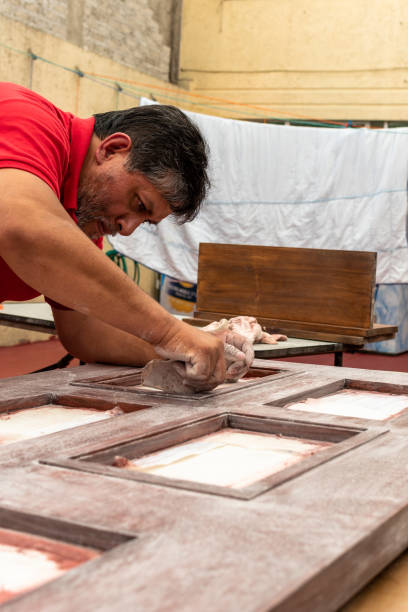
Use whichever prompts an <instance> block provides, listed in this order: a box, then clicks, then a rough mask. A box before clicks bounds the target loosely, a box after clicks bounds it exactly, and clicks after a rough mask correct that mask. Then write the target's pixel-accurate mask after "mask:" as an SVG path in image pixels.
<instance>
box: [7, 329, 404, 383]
mask: <svg viewBox="0 0 408 612" xmlns="http://www.w3.org/2000/svg"><path fill="white" fill-rule="evenodd" d="M66 354H67V352H66V350H65V349H64V347H63V346H62V345H61V343H60V342H59V340H58V339H57V338H51V339H50V340H47V341H45V342H32V343H29V344H20V345H18V346H13V347H0V378H7V377H9V376H19V375H21V374H29V373H31V372H34V371H36V370H39V369H40V368H43V367H46V366H49V365H51V364H54V363H56V362H57V361H59V360H60V359H61V358H62V357H64V355H66ZM280 361H296V362H302V363H318V364H320V365H333V364H334V355H333V354H332V353H329V354H326V355H310V356H302V357H288V358H286V359H280ZM77 365H79V361H78V360H77V359H74V360H72V361H71V363H70V364H69V366H68V367H73V366H77ZM343 365H344V366H346V367H350V368H364V369H368V370H393V371H396V372H408V353H402V354H401V355H379V354H377V353H361V352H357V353H344V356H343Z"/></svg>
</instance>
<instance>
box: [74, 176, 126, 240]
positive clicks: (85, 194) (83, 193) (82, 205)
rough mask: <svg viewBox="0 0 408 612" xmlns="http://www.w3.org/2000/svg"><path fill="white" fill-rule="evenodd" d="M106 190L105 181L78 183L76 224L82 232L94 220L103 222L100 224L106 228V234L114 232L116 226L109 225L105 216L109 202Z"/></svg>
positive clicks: (113, 233)
mask: <svg viewBox="0 0 408 612" xmlns="http://www.w3.org/2000/svg"><path fill="white" fill-rule="evenodd" d="M97 182H99V181H97ZM108 183H109V177H108ZM108 191H109V190H108V189H107V185H106V182H104V183H102V182H101V184H100V185H98V184H95V183H91V182H88V183H85V184H84V183H80V184H79V187H78V194H77V211H76V217H77V220H78V226H79V227H80V229H81V230H82V231H83V232H85V233H86V226H87V225H88V224H89V223H92V222H93V221H95V222H100V223H101V225H102V224H103V225H102V226H103V227H104V228H105V229H106V233H107V234H111V235H115V234H116V232H117V230H116V228H115V227H111V223H110V222H109V220H108V218H107V216H106V210H107V205H108V202H109V194H108Z"/></svg>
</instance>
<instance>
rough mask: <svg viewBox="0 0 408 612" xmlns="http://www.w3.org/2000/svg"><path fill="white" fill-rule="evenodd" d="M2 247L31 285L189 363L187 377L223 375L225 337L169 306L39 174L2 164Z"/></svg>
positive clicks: (216, 378) (217, 377)
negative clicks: (78, 220) (88, 231)
mask: <svg viewBox="0 0 408 612" xmlns="http://www.w3.org/2000/svg"><path fill="white" fill-rule="evenodd" d="M0 211H1V218H2V222H1V224H0V254H1V256H2V257H3V258H4V259H5V261H6V262H7V263H8V265H9V266H10V267H11V269H12V270H13V271H14V272H15V273H16V274H17V275H18V276H19V277H20V278H21V279H22V280H23V281H24V282H26V283H27V284H28V285H30V286H31V287H33V288H34V289H36V290H37V291H39V292H40V293H43V294H45V295H47V296H48V297H50V298H51V299H53V300H55V301H56V302H60V303H62V304H64V305H66V306H68V307H70V308H73V309H74V310H76V311H78V312H79V313H82V314H83V315H86V316H88V315H91V316H92V317H95V318H97V319H99V320H101V321H103V322H105V323H107V324H109V325H111V326H113V327H116V328H118V329H120V330H122V331H123V332H126V333H128V334H131V335H133V336H137V337H139V338H141V339H143V340H145V341H146V342H148V343H149V344H151V345H152V346H154V347H155V348H156V349H157V352H158V353H159V354H160V355H161V356H162V357H169V358H173V359H178V360H181V361H184V362H185V363H186V379H187V380H189V381H190V384H194V380H196V381H202V380H206V381H211V384H213V385H214V386H215V385H216V384H219V383H220V382H222V381H223V380H224V377H225V362H224V357H223V343H222V341H220V340H219V339H217V338H215V337H214V336H212V335H211V334H206V333H205V332H202V331H199V330H197V329H195V328H193V327H191V326H189V325H187V324H185V323H182V322H181V321H178V320H177V319H175V318H174V317H172V316H171V315H170V314H169V313H168V312H166V311H165V310H164V309H163V308H162V307H161V306H160V304H158V303H157V302H156V301H155V300H153V299H152V298H151V297H150V296H148V295H147V294H146V293H144V292H143V291H142V290H141V289H140V288H139V287H137V285H135V283H134V282H133V281H132V280H131V279H130V278H129V277H128V276H126V274H124V272H122V271H121V270H120V269H119V268H118V267H117V266H116V265H115V264H114V263H113V262H112V261H111V260H110V259H109V258H108V257H106V255H104V253H102V252H101V251H100V250H99V249H98V248H97V247H96V246H95V245H94V244H93V243H92V242H91V241H90V240H89V238H88V237H87V236H85V234H84V233H83V232H82V231H81V230H80V229H79V228H78V227H77V226H76V225H75V223H74V222H73V220H72V219H71V218H70V217H69V215H68V214H67V212H66V211H65V210H64V209H63V207H62V206H61V203H60V202H59V200H58V198H57V197H56V195H55V194H54V192H53V191H52V190H51V189H50V187H48V185H46V183H44V182H43V181H42V180H41V179H39V178H38V177H36V176H34V175H32V174H30V173H27V172H24V171H21V170H14V169H0Z"/></svg>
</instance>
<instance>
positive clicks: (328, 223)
mask: <svg viewBox="0 0 408 612" xmlns="http://www.w3.org/2000/svg"><path fill="white" fill-rule="evenodd" d="M142 103H143V104H151V103H152V102H151V101H150V100H144V99H143V100H142ZM186 114H187V115H188V116H189V117H190V118H191V119H192V120H193V121H194V122H195V123H196V124H197V125H198V127H199V128H200V129H201V131H202V133H203V134H204V137H205V138H206V140H207V142H208V144H209V147H210V152H211V157H210V177H211V182H212V189H211V191H210V193H209V196H208V198H207V200H206V201H205V203H204V205H203V207H202V210H201V212H200V214H199V215H198V217H197V218H196V219H195V220H194V221H193V222H191V223H187V224H185V225H182V226H179V225H177V223H175V221H173V220H172V219H171V218H167V219H165V220H164V221H162V222H161V223H160V224H159V225H158V226H157V227H154V226H149V225H147V224H143V225H142V226H140V227H139V228H138V229H137V230H136V231H135V232H134V233H133V234H132V236H129V237H124V236H115V237H110V238H109V241H110V242H111V244H112V246H113V247H114V248H115V249H116V250H118V251H120V252H121V253H123V254H124V255H127V256H128V257H131V258H132V259H135V260H137V261H139V262H141V263H143V264H144V265H146V266H148V267H150V268H153V269H154V270H157V271H158V272H161V273H164V274H167V275H169V276H171V277H173V278H177V279H179V280H184V281H189V282H193V283H195V282H196V281H197V263H198V246H199V243H200V242H221V243H235V244H259V245H268V246H286V247H305V248H319V249H345V250H359V251H377V253H378V259H377V282H378V283H407V282H408V244H407V235H406V231H407V230H406V218H407V177H408V130H407V129H403V128H400V129H395V130H369V129H335V128H317V127H316V128H315V127H293V126H278V125H271V124H259V123H252V122H246V121H236V120H233V119H222V118H219V117H211V116H208V115H201V114H197V113H190V112H186Z"/></svg>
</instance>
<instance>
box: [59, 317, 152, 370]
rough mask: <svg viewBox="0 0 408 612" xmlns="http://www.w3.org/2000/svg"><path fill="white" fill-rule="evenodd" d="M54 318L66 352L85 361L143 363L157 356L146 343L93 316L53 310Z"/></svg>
mask: <svg viewBox="0 0 408 612" xmlns="http://www.w3.org/2000/svg"><path fill="white" fill-rule="evenodd" d="M54 320H55V324H56V327H57V332H58V336H59V338H60V340H61V342H62V344H63V345H64V346H65V348H66V349H67V351H68V352H69V353H71V355H74V357H78V359H81V360H82V361H85V362H86V363H95V362H99V363H112V364H115V365H129V366H144V365H145V364H146V363H148V362H149V361H150V360H151V359H158V358H159V357H158V355H157V353H156V352H155V350H154V349H153V347H152V346H151V345H150V344H148V343H147V342H144V341H143V340H140V339H139V338H136V337H135V336H132V335H131V334H128V333H126V332H123V331H122V330H120V329H117V328H115V327H112V326H111V325H108V324H106V323H103V322H102V321H99V320H98V319H94V318H93V317H87V316H85V315H82V314H80V313H77V312H73V311H61V310H56V309H54Z"/></svg>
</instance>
